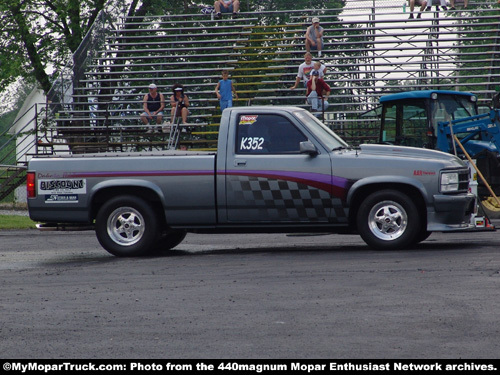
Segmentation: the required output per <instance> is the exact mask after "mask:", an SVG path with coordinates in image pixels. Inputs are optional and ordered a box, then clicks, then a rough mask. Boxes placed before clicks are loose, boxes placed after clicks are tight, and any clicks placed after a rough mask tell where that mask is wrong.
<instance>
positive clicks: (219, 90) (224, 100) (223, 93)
mask: <svg viewBox="0 0 500 375" xmlns="http://www.w3.org/2000/svg"><path fill="white" fill-rule="evenodd" d="M228 77H229V72H228V71H227V70H223V71H222V79H221V80H220V81H219V82H218V83H217V86H215V93H216V94H217V98H218V99H219V103H220V110H221V112H222V111H224V109H226V108H230V107H232V106H233V92H234V96H235V98H236V99H238V94H237V93H236V90H235V88H234V86H233V82H232V81H231V80H230V79H228Z"/></svg>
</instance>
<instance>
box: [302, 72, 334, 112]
mask: <svg viewBox="0 0 500 375" xmlns="http://www.w3.org/2000/svg"><path fill="white" fill-rule="evenodd" d="M330 91H331V89H330V86H329V85H328V84H327V83H326V82H325V81H323V79H322V78H319V72H318V71H317V70H313V71H312V73H311V79H310V80H309V82H307V93H306V98H307V102H308V103H309V104H310V105H311V109H312V110H313V111H321V110H323V111H326V109H327V108H328V106H329V105H330V104H329V103H328V96H329V95H330ZM322 102H323V103H322Z"/></svg>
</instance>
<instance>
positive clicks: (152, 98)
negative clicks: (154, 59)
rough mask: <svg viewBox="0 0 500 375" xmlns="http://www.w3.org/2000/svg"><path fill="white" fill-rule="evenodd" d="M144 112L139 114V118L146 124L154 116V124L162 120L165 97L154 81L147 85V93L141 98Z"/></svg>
mask: <svg viewBox="0 0 500 375" xmlns="http://www.w3.org/2000/svg"><path fill="white" fill-rule="evenodd" d="M142 102H143V104H142V106H143V108H144V112H143V113H142V115H141V120H142V122H143V123H144V125H148V124H149V121H151V120H153V118H154V117H156V124H158V125H159V124H161V122H162V120H163V109H164V108H165V97H164V96H163V94H161V93H159V92H158V88H157V87H156V85H155V84H154V83H152V84H150V85H149V93H147V94H146V95H144V98H143V100H142Z"/></svg>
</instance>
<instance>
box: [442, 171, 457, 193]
mask: <svg viewBox="0 0 500 375" xmlns="http://www.w3.org/2000/svg"><path fill="white" fill-rule="evenodd" d="M440 190H441V192H442V193H447V192H452V191H457V190H459V176H458V172H443V173H442V174H441V189H440Z"/></svg>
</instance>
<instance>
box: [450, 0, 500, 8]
mask: <svg viewBox="0 0 500 375" xmlns="http://www.w3.org/2000/svg"><path fill="white" fill-rule="evenodd" d="M456 2H457V0H450V5H451V7H450V10H455V3H456ZM498 3H499V4H500V0H499V1H498ZM468 5H469V0H464V8H467V6H468Z"/></svg>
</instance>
